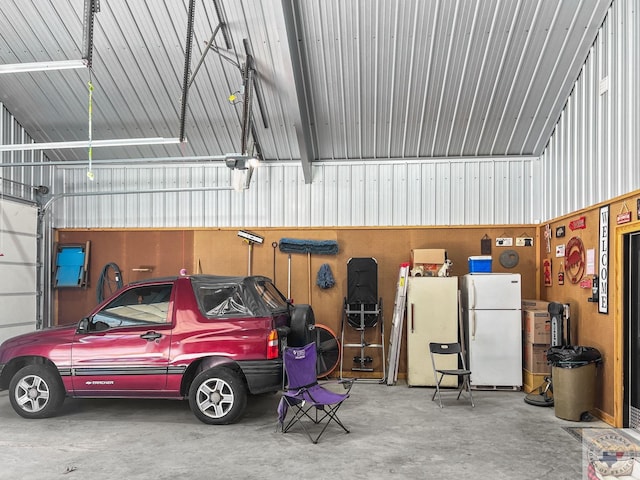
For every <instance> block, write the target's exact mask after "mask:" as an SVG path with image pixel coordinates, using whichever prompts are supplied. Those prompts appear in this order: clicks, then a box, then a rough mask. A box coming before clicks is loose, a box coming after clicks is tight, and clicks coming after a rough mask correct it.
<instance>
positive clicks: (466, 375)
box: [429, 342, 475, 408]
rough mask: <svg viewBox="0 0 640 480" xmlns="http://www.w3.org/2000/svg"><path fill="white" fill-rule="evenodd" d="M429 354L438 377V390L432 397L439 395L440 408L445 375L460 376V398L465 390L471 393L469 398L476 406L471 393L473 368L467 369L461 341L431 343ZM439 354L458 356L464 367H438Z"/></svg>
mask: <svg viewBox="0 0 640 480" xmlns="http://www.w3.org/2000/svg"><path fill="white" fill-rule="evenodd" d="M429 355H430V356H431V365H432V366H433V376H434V378H436V380H437V382H436V391H435V392H433V396H432V397H431V401H433V400H434V399H435V398H436V395H438V403H440V408H442V396H441V392H440V382H442V379H443V378H444V377H445V375H454V376H457V377H458V382H459V384H460V387H459V388H458V398H457V400H460V395H462V392H463V391H466V392H468V393H469V399H470V400H471V406H472V407H475V404H474V403H473V394H472V393H471V370H467V366H466V363H465V361H464V355H463V354H462V348H461V347H460V344H459V343H436V342H431V343H429ZM438 355H456V356H457V357H458V365H460V366H462V368H455V369H451V368H449V369H443V368H437V366H436V363H437V362H436V356H438Z"/></svg>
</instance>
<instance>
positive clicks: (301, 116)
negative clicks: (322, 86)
mask: <svg viewBox="0 0 640 480" xmlns="http://www.w3.org/2000/svg"><path fill="white" fill-rule="evenodd" d="M298 8H299V5H298V3H297V1H296V0H282V11H283V13H284V25H285V29H286V31H287V40H288V42H289V54H290V58H291V66H292V69H293V83H294V88H295V92H296V98H297V106H298V111H297V112H296V113H297V115H295V117H296V120H297V122H296V125H295V129H296V136H297V138H298V149H299V150H300V162H301V164H302V172H303V174H304V182H305V183H307V184H308V183H311V182H312V180H313V179H312V171H311V163H312V162H313V160H314V159H315V153H314V145H315V144H316V141H315V137H314V134H313V131H312V129H311V113H310V111H309V109H310V105H311V100H310V93H309V92H308V90H307V84H306V82H305V76H304V69H303V62H304V56H303V53H302V51H301V48H300V45H301V42H302V37H301V35H299V34H298V31H299V29H300V28H301V27H300V25H301V22H300V13H299V11H298Z"/></svg>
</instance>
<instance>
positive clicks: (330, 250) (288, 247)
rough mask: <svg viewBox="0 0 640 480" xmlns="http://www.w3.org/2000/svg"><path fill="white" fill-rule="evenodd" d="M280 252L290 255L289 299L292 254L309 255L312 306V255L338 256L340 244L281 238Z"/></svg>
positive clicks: (309, 300)
mask: <svg viewBox="0 0 640 480" xmlns="http://www.w3.org/2000/svg"><path fill="white" fill-rule="evenodd" d="M279 246H280V251H281V252H282V253H288V254H289V258H288V262H289V264H288V272H287V275H288V278H287V297H288V298H291V254H292V253H304V254H306V255H307V276H308V291H307V295H308V303H309V304H311V254H312V253H313V254H315V255H336V254H337V253H338V242H336V241H335V240H301V239H297V238H281V239H280V244H279Z"/></svg>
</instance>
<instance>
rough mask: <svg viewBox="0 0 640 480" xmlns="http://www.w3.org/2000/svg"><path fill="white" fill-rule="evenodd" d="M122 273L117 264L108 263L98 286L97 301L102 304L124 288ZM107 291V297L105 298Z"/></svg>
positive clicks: (101, 273) (101, 274)
mask: <svg viewBox="0 0 640 480" xmlns="http://www.w3.org/2000/svg"><path fill="white" fill-rule="evenodd" d="M122 285H123V284H122V273H121V272H120V267H118V265H116V264H115V263H107V264H106V265H105V266H104V267H102V271H101V272H100V276H99V277H98V285H97V286H96V300H97V301H98V303H101V302H102V301H103V300H104V299H105V298H107V297H110V296H111V294H113V293H114V292H116V291H118V290H120V289H121V288H122ZM105 289H106V290H107V295H106V296H105V294H104V293H105Z"/></svg>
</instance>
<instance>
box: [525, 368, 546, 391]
mask: <svg viewBox="0 0 640 480" xmlns="http://www.w3.org/2000/svg"><path fill="white" fill-rule="evenodd" d="M548 375H549V374H548V373H531V372H530V371H528V370H523V371H522V379H523V382H522V390H523V391H524V393H531V392H533V391H534V390H537V389H538V388H539V387H540V386H542V385H545V384H546V381H545V379H544V378H545V377H547V376H548Z"/></svg>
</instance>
